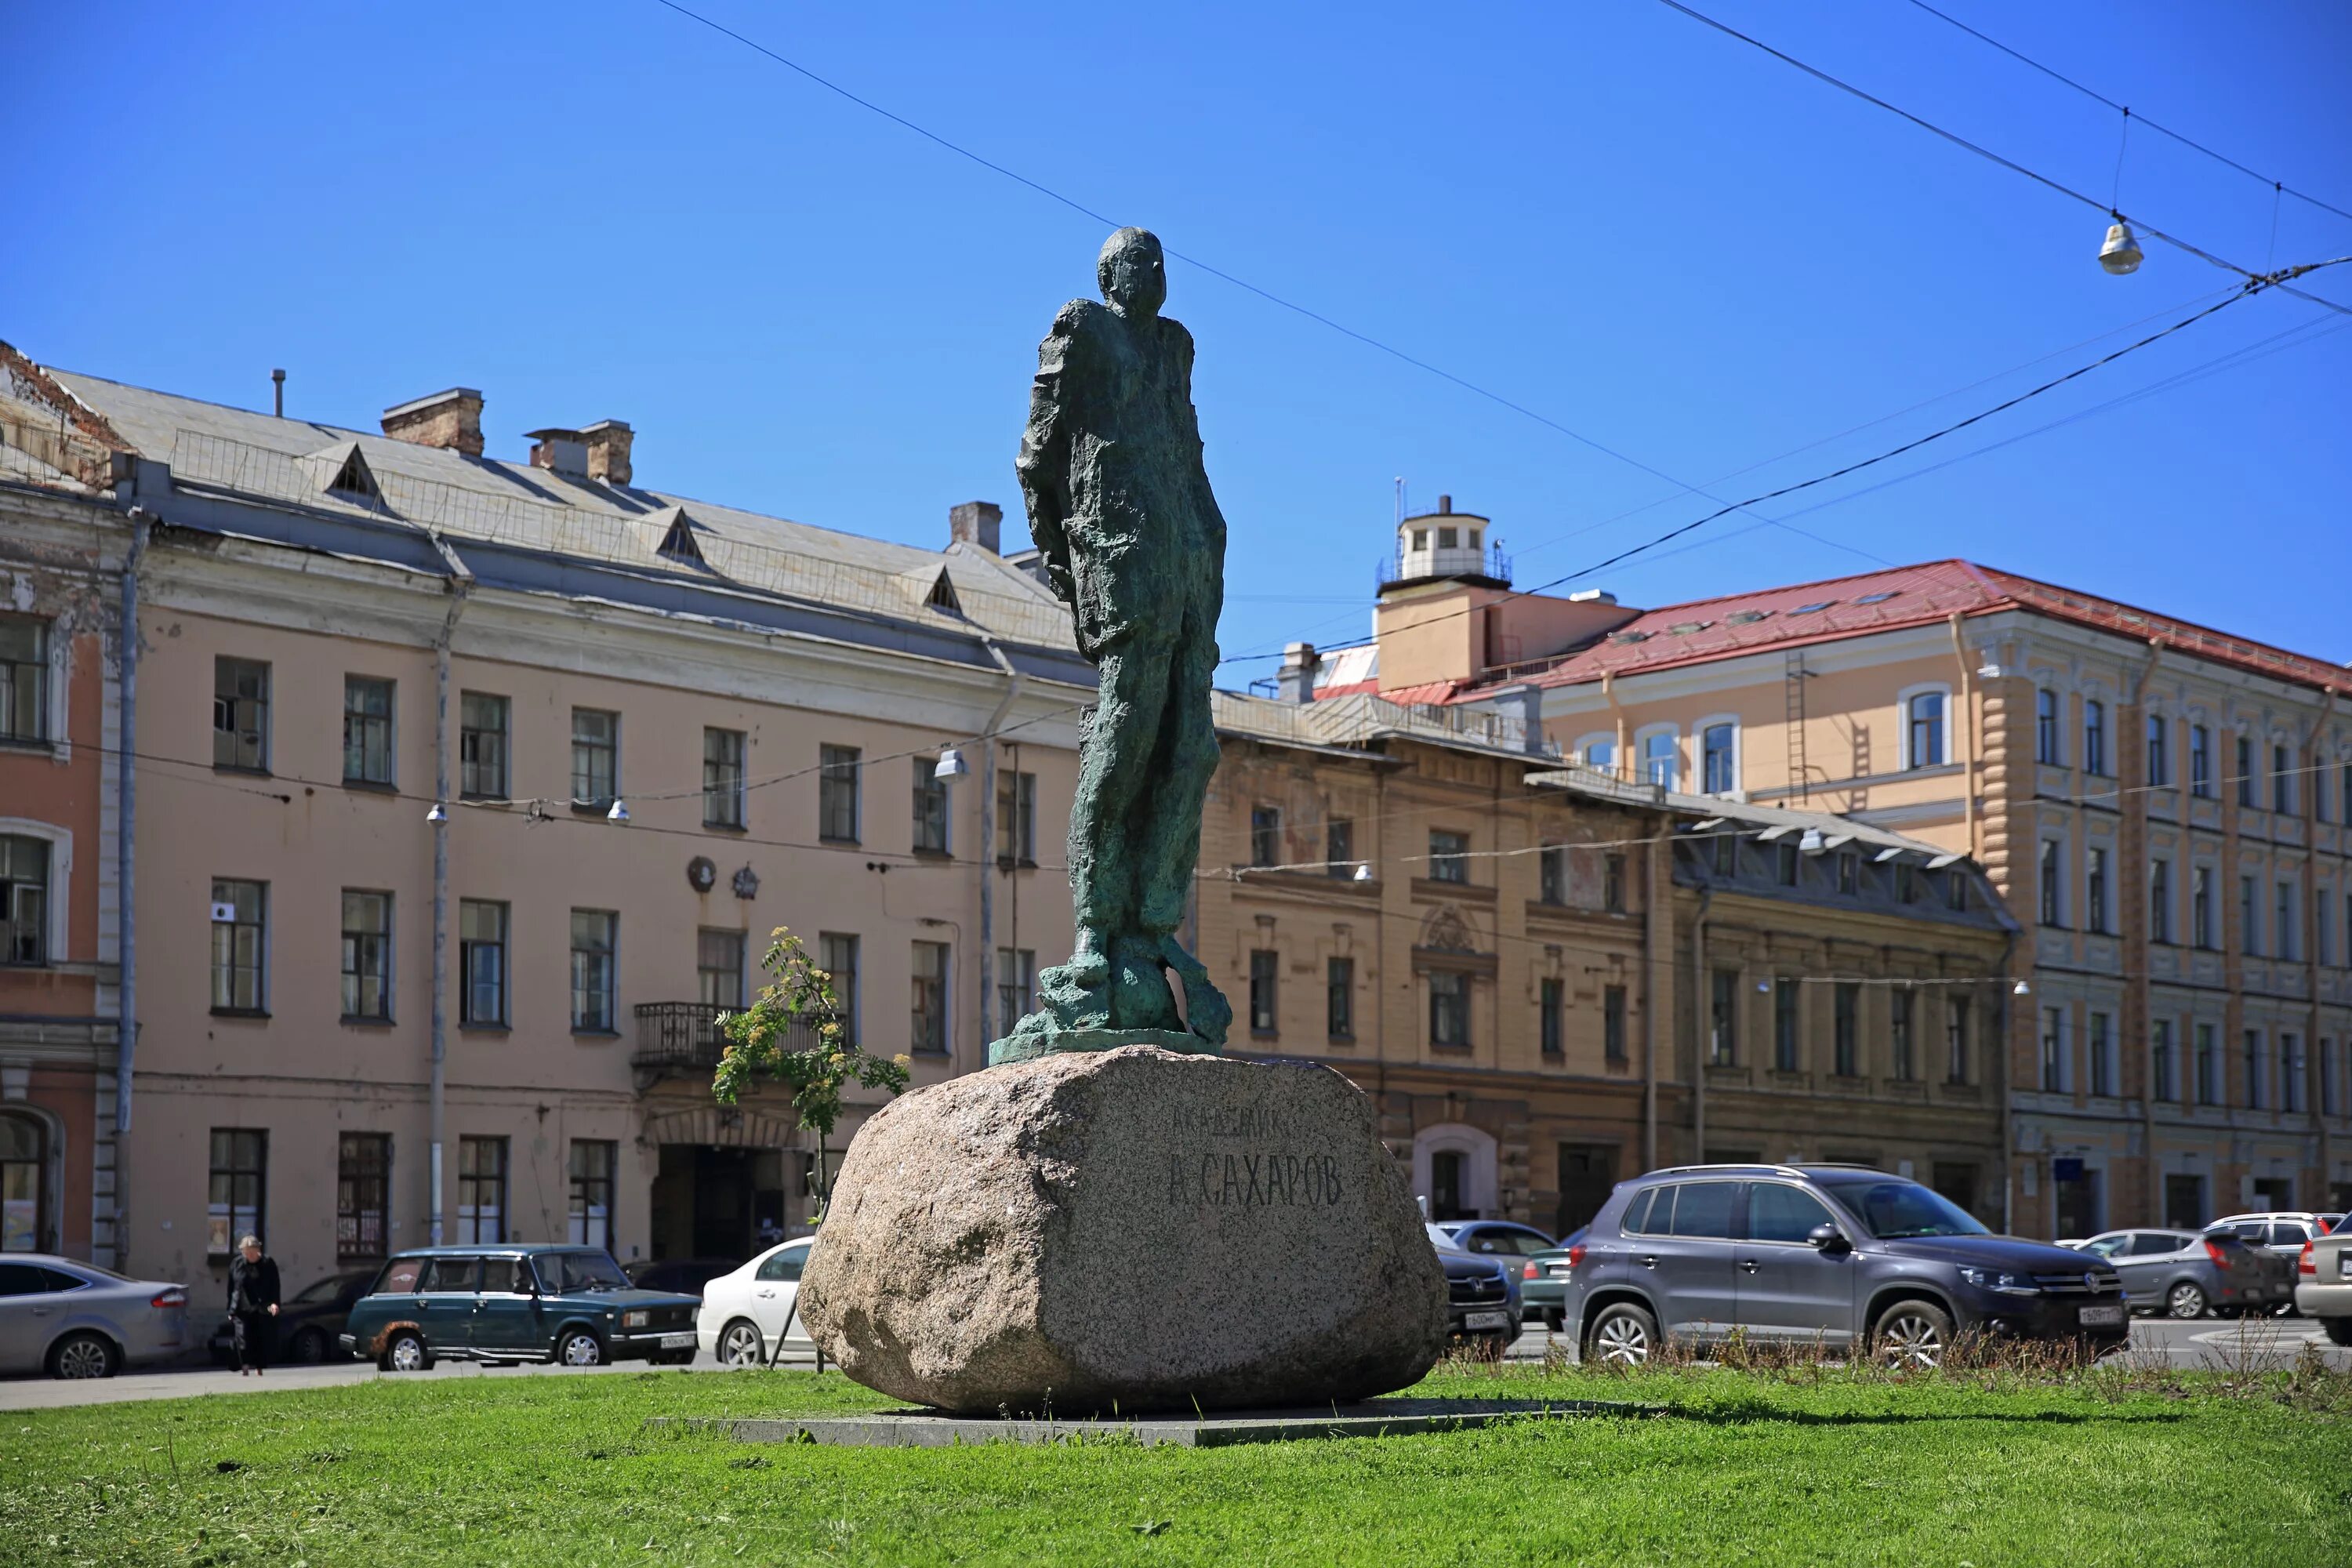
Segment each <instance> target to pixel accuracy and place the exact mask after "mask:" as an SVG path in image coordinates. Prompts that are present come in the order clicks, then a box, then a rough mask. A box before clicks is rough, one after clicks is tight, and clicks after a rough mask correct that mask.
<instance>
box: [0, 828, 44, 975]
mask: <svg viewBox="0 0 2352 1568" xmlns="http://www.w3.org/2000/svg"><path fill="white" fill-rule="evenodd" d="M48 962H49V843H48V840H47V839H46V838H26V837H21V836H19V835H16V834H0V963H11V964H26V965H31V966H34V967H39V966H42V965H45V964H47V963H48Z"/></svg>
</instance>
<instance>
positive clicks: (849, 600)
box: [172, 430, 1075, 648]
mask: <svg viewBox="0 0 2352 1568" xmlns="http://www.w3.org/2000/svg"><path fill="white" fill-rule="evenodd" d="M340 448H341V443H338V444H337V446H336V447H330V448H329V451H330V452H335V451H339V450H340ZM364 455H365V454H364V449H363V448H362V458H364ZM336 464H337V459H336V458H332V457H328V456H320V457H296V456H293V455H291V454H289V453H286V452H281V451H278V450H275V449H273V448H271V447H257V446H255V445H253V444H252V443H250V442H246V441H236V440H232V439H230V438H228V437H223V436H215V435H212V434H209V433H207V432H204V431H197V430H181V431H179V432H178V433H177V434H176V435H175V437H173V443H172V472H173V479H174V480H175V481H180V482H188V483H194V484H198V485H203V486H205V487H208V488H212V489H222V490H226V491H229V492H232V493H234V494H236V495H240V496H251V497H255V498H257V499H261V500H279V501H288V502H292V503H295V504H299V505H301V506H305V507H312V508H317V509H320V510H327V511H331V512H332V511H344V512H349V513H352V514H353V515H356V516H365V517H372V518H377V519H381V520H383V521H388V522H393V523H398V524H404V525H406V526H409V527H414V528H418V529H425V530H431V531H436V532H440V533H445V534H448V535H450V536H451V537H452V538H453V539H455V540H456V541H457V542H459V543H460V544H462V543H464V542H465V541H467V540H469V539H471V540H478V541H483V542H488V543H493V544H498V545H500V546H503V547H506V548H509V549H516V550H524V551H530V552H538V553H544V554H548V555H558V556H565V557H570V558H572V559H576V560H583V561H589V562H594V563H600V564H606V565H615V566H625V567H627V568H630V569H632V570H635V571H641V572H651V573H657V574H662V575H665V576H669V577H674V578H677V579H679V580H681V581H685V582H698V583H708V584H716V585H720V586H725V587H731V588H737V589H743V590H748V591H751V592H754V593H763V594H773V595H781V596H785V597H791V598H798V599H809V600H814V601H817V602H819V603H822V604H825V605H836V606H839V607H843V608H846V609H853V610H862V611H866V612H868V613H870V614H874V615H881V616H891V617H893V618H896V619H899V620H912V621H918V622H922V623H928V624H931V625H938V626H955V625H958V624H960V623H971V624H972V625H975V626H980V627H984V628H985V629H986V630H988V631H989V632H990V633H992V635H995V636H997V637H1003V638H1005V639H1007V640H1010V641H1014V642H1021V643H1026V644H1030V645H1033V646H1037V647H1064V648H1066V647H1072V646H1073V644H1074V641H1075V639H1074V637H1073V635H1072V631H1071V626H1070V617H1069V614H1068V612H1067V611H1066V610H1064V609H1063V608H1061V606H1059V605H1054V604H1049V603H1045V602H1044V601H1042V600H1038V599H1031V598H1024V597H1016V596H1014V595H1010V594H1003V593H998V592H995V591H993V590H992V589H989V588H986V587H982V586H979V585H977V584H973V583H971V582H970V581H969V580H968V579H967V578H963V577H955V576H950V584H951V585H952V587H953V590H954V594H955V597H956V601H957V603H958V605H960V606H961V615H959V614H957V613H955V612H953V611H950V610H946V609H942V608H940V607H939V606H938V605H933V604H931V603H929V598H930V595H931V590H932V587H933V585H934V584H935V583H936V582H937V580H938V574H937V573H936V572H934V571H932V570H930V569H929V565H928V563H927V564H926V565H924V566H922V567H919V568H915V569H911V570H909V571H907V572H893V571H890V570H888V569H887V568H884V567H880V566H869V565H865V564H862V563H856V562H847V561H836V560H831V559H828V558H825V557H823V556H818V555H814V554H809V553H806V552H799V551H793V550H789V549H785V548H783V547H782V546H779V545H773V544H767V543H762V542H758V541H753V540H745V539H738V538H734V537H731V536H730V535H728V534H725V533H721V532H718V531H713V530H712V529H711V528H709V527H708V526H707V525H706V526H702V527H696V526H693V523H694V522H695V521H699V520H696V519H695V518H694V509H693V508H692V507H691V506H688V507H686V508H685V511H686V516H687V518H688V520H689V523H688V535H689V537H690V538H691V539H692V541H693V544H694V547H695V551H696V552H697V553H698V555H699V557H700V560H699V563H697V562H696V561H694V560H690V559H687V558H684V557H682V556H678V555H667V554H664V553H662V552H661V549H660V546H661V545H662V543H663V537H662V536H663V534H664V533H665V532H666V531H667V522H668V521H671V520H672V519H673V518H674V516H675V514H674V513H673V512H672V510H671V509H670V508H669V507H668V506H667V505H665V506H658V507H648V508H646V510H643V511H640V512H635V513H627V514H619V513H613V512H604V511H596V510H590V509H588V508H585V507H575V506H565V505H561V504H558V503H555V502H551V501H547V500H537V499H533V498H530V497H528V496H523V495H511V496H509V495H501V494H499V493H497V492H496V491H493V490H484V489H470V488H467V487H465V486H461V485H452V484H448V483H446V482H444V481H441V480H438V479H419V478H416V477H415V476H414V475H410V474H405V473H402V472H400V471H399V470H398V469H395V468H392V467H390V466H389V465H381V466H374V465H372V466H370V467H369V468H368V469H367V472H366V477H365V482H364V483H363V484H362V485H359V486H351V485H343V486H338V485H337V484H336V481H337V480H338V479H341V478H344V477H346V476H345V475H344V474H343V473H342V472H341V469H340V468H336V471H330V468H331V467H335V466H336ZM484 472H485V474H486V476H488V477H489V478H490V479H492V480H494V481H495V482H498V483H511V482H513V481H511V480H509V479H504V478H503V477H502V476H501V474H500V471H499V470H497V469H489V468H486V469H485V470H484ZM352 477H356V476H352ZM945 569H946V563H945V561H944V560H941V561H940V570H942V571H943V570H945Z"/></svg>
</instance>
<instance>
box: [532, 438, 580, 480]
mask: <svg viewBox="0 0 2352 1568" xmlns="http://www.w3.org/2000/svg"><path fill="white" fill-rule="evenodd" d="M529 434H530V466H531V467H532V468H545V469H546V470H547V471H548V472H549V473H551V474H564V475H568V476H569V477H571V478H572V479H586V478H587V477H588V437H587V436H586V435H585V434H584V433H583V432H581V431H578V430H559V429H555V428H553V427H550V428H548V429H545V430H533V431H530V433H529Z"/></svg>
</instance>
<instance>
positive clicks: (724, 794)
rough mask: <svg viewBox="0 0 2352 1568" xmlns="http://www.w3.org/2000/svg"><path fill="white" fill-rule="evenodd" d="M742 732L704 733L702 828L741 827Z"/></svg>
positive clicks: (717, 731)
mask: <svg viewBox="0 0 2352 1568" xmlns="http://www.w3.org/2000/svg"><path fill="white" fill-rule="evenodd" d="M743 805H744V802H743V731H740V730H710V729H706V730H704V731H702V826H705V827H740V826H743V824H744V821H745V812H744V809H743Z"/></svg>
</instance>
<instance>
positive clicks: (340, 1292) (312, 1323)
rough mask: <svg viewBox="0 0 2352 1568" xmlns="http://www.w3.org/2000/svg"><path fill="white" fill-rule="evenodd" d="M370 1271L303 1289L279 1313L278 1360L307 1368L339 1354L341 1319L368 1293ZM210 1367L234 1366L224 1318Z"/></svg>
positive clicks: (229, 1330)
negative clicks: (212, 1365) (353, 1303)
mask: <svg viewBox="0 0 2352 1568" xmlns="http://www.w3.org/2000/svg"><path fill="white" fill-rule="evenodd" d="M375 1276H376V1271H375V1270H374V1269H373V1268H354V1269H350V1270H347V1271H346V1272H344V1273H341V1274H330V1275H328V1276H327V1277H326V1278H325V1279H320V1280H316V1281H314V1282H312V1283H311V1284H309V1285H306V1286H304V1287H303V1288H302V1289H300V1290H299V1291H298V1292H296V1293H295V1295H294V1296H293V1298H292V1299H291V1300H289V1301H287V1302H286V1304H285V1305H283V1306H281V1307H279V1308H278V1360H280V1361H283V1362H291V1363H297V1364H299V1365H302V1366H309V1365H310V1364H311V1363H315V1362H322V1361H325V1360H327V1359H328V1358H329V1357H331V1356H339V1355H341V1353H342V1347H341V1345H340V1344H339V1343H338V1342H337V1341H338V1338H339V1336H341V1333H342V1331H343V1319H344V1318H345V1316H346V1315H348V1314H349V1313H350V1311H351V1310H352V1302H354V1301H356V1300H359V1299H360V1298H361V1297H362V1296H364V1295H366V1294H367V1292H368V1287H369V1286H370V1285H372V1284H373V1283H374V1282H375ZM210 1348H211V1351H212V1358H213V1364H214V1365H215V1366H235V1365H236V1331H235V1330H234V1329H233V1328H232V1327H231V1326H230V1324H229V1321H228V1319H227V1318H226V1317H224V1318H222V1319H221V1321H220V1325H219V1326H218V1327H217V1328H215V1329H214V1330H213V1337H212V1342H211V1346H210Z"/></svg>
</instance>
